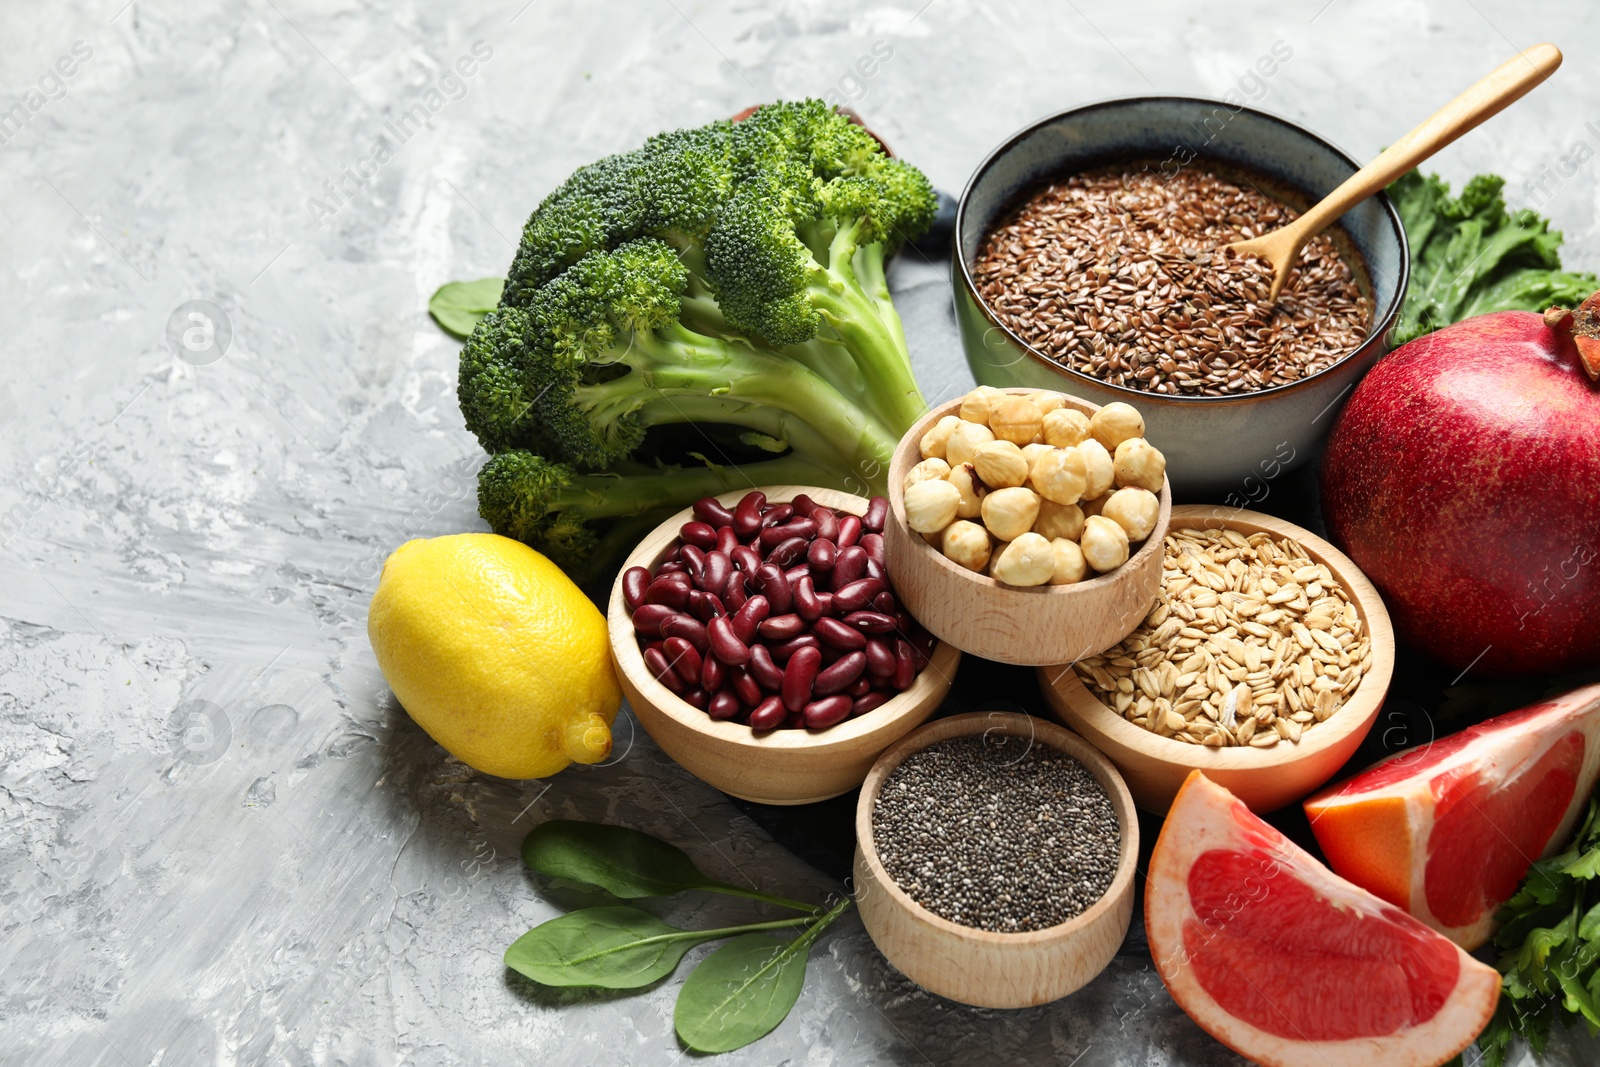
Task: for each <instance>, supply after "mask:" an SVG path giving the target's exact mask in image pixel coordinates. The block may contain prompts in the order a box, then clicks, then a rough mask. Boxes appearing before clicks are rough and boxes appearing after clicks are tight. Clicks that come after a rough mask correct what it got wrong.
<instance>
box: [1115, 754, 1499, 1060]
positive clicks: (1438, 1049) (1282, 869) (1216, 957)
mask: <svg viewBox="0 0 1600 1067" xmlns="http://www.w3.org/2000/svg"><path fill="white" fill-rule="evenodd" d="M1144 906H1145V927H1146V930H1147V932H1148V934H1149V938H1150V954H1151V956H1152V957H1154V959H1155V964H1156V970H1157V971H1159V972H1160V974H1161V980H1162V981H1163V982H1165V983H1166V985H1167V990H1168V991H1169V992H1171V994H1172V999H1174V1000H1176V1001H1177V1002H1178V1005H1179V1007H1181V1008H1183V1010H1184V1011H1185V1012H1187V1013H1188V1014H1189V1017H1190V1018H1192V1019H1194V1021H1195V1022H1197V1023H1199V1024H1200V1026H1201V1028H1202V1029H1204V1030H1205V1031H1206V1032H1207V1033H1209V1034H1210V1035H1211V1036H1212V1037H1214V1038H1216V1039H1217V1040H1218V1041H1221V1042H1222V1043H1223V1044H1225V1045H1227V1046H1228V1047H1229V1048H1231V1049H1233V1050H1234V1051H1235V1052H1238V1053H1240V1054H1242V1055H1244V1056H1247V1057H1249V1058H1250V1059H1252V1060H1255V1061H1256V1062H1258V1063H1262V1064H1267V1065H1268V1067H1279V1065H1282V1067H1300V1065H1303V1064H1317V1065H1319V1067H1391V1065H1392V1067H1426V1065H1431V1064H1438V1063H1442V1062H1444V1061H1445V1060H1448V1059H1449V1058H1450V1057H1452V1056H1454V1055H1455V1054H1456V1053H1457V1052H1460V1051H1461V1050H1462V1049H1463V1048H1465V1047H1466V1046H1467V1045H1468V1044H1470V1043H1471V1041H1472V1039H1473V1038H1474V1037H1476V1036H1477V1035H1478V1032H1479V1031H1480V1030H1482V1029H1483V1027H1484V1025H1485V1024H1486V1023H1487V1022H1488V1021H1489V1017H1490V1016H1491V1015H1492V1014H1493V1013H1494V1006H1495V1001H1496V1000H1497V999H1498V998H1499V996H1500V975H1499V974H1498V973H1496V972H1495V970H1494V969H1493V968H1491V967H1487V966H1485V965H1484V964H1482V963H1479V962H1478V961H1477V960H1475V959H1473V958H1472V957H1471V956H1468V955H1467V954H1466V953H1465V952H1463V951H1462V950H1461V949H1460V947H1458V946H1457V945H1455V944H1453V943H1451V942H1450V941H1449V940H1447V939H1446V938H1444V937H1442V936H1441V935H1439V934H1437V933H1435V932H1434V931H1432V930H1430V929H1428V928H1427V927H1426V926H1423V925H1422V924H1421V923H1419V922H1418V921H1417V920H1415V919H1413V918H1412V917H1411V916H1409V915H1407V914H1406V913H1405V912H1403V911H1401V910H1400V909H1399V908H1396V907H1394V906H1393V905H1391V904H1388V903H1385V902H1384V901H1382V900H1379V899H1378V898H1377V897H1375V896H1373V895H1372V894H1370V893H1368V892H1367V891H1366V890H1364V889H1362V888H1360V887H1359V886H1354V885H1351V884H1350V883H1349V882H1346V881H1345V880H1344V879H1342V878H1340V877H1339V876H1338V875H1336V874H1334V873H1333V872H1332V871H1330V870H1328V869H1327V868H1326V867H1324V866H1323V865H1322V864H1320V863H1318V862H1317V861H1316V860H1315V859H1314V858H1312V856H1311V855H1310V854H1308V853H1307V852H1305V851H1304V850H1303V849H1301V848H1299V847H1298V846H1296V845H1295V844H1294V843H1293V842H1291V841H1290V840H1289V839H1288V838H1286V837H1284V836H1283V835H1282V834H1280V833H1278V831H1276V830H1274V829H1273V828H1272V827H1270V826H1268V825H1267V824H1266V823H1264V822H1262V821H1261V820H1260V819H1259V818H1257V817H1256V816H1255V815H1252V814H1251V813H1250V809H1249V808H1247V807H1245V806H1244V803H1243V802H1242V801H1240V800H1238V799H1237V798H1236V797H1234V795H1233V794H1232V793H1230V792H1228V791H1227V790H1226V789H1224V788H1223V787H1222V786H1220V785H1217V784H1216V783H1215V782H1212V781H1211V780H1210V779H1208V778H1206V777H1205V775H1203V774H1202V773H1200V772H1199V771H1192V772H1190V774H1189V777H1188V779H1187V780H1186V781H1185V782H1184V783H1183V788H1182V789H1180V790H1178V795H1177V797H1176V799H1174V800H1173V802H1172V810H1171V811H1170V812H1169V813H1168V814H1167V821H1166V825H1164V826H1163V827H1162V828H1161V836H1160V837H1159V838H1158V839H1157V840H1156V847H1155V852H1154V853H1153V854H1152V856H1151V857H1150V875H1149V879H1148V881H1147V883H1146V886H1145V902H1144Z"/></svg>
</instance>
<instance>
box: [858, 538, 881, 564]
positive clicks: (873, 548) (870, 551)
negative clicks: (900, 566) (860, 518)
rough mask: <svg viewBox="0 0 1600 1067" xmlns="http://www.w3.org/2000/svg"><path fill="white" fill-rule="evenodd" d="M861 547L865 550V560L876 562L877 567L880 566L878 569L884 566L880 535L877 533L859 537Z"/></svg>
mask: <svg viewBox="0 0 1600 1067" xmlns="http://www.w3.org/2000/svg"><path fill="white" fill-rule="evenodd" d="M861 547H862V548H864V549H866V550H867V558H868V559H870V560H874V561H876V562H877V564H878V566H880V567H881V566H883V565H884V561H883V535H882V534H877V533H867V534H862V535H861Z"/></svg>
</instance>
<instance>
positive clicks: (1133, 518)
mask: <svg viewBox="0 0 1600 1067" xmlns="http://www.w3.org/2000/svg"><path fill="white" fill-rule="evenodd" d="M1100 514H1102V515H1104V516H1105V517H1106V518H1108V519H1110V520H1111V521H1112V522H1114V523H1116V524H1117V525H1118V526H1120V527H1122V530H1123V532H1124V533H1126V534H1127V535H1128V540H1130V541H1143V540H1144V539H1145V538H1146V537H1149V536H1150V531H1152V530H1154V529H1155V528H1156V519H1157V518H1158V517H1159V516H1160V514H1161V500H1160V498H1159V497H1157V496H1156V495H1155V494H1154V493H1152V492H1151V491H1150V490H1148V489H1139V488H1137V487H1134V486H1129V487H1128V488H1126V489H1118V490H1117V491H1116V492H1115V493H1112V494H1111V498H1110V499H1109V500H1107V501H1106V502H1105V506H1104V507H1103V508H1101V509H1100Z"/></svg>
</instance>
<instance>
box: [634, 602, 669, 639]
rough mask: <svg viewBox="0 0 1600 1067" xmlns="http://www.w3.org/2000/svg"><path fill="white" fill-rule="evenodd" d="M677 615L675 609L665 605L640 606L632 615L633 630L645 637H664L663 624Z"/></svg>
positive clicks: (665, 633)
mask: <svg viewBox="0 0 1600 1067" xmlns="http://www.w3.org/2000/svg"><path fill="white" fill-rule="evenodd" d="M678 614H679V612H678V609H677V608H674V607H670V606H668V605H666V604H640V605H639V606H638V608H636V609H635V610H634V613H633V628H634V629H635V630H637V631H638V632H639V633H642V634H644V635H645V636H646V637H666V636H667V632H666V630H665V629H664V627H663V624H664V623H665V622H666V621H667V620H668V619H671V618H673V617H674V616H676V615H678Z"/></svg>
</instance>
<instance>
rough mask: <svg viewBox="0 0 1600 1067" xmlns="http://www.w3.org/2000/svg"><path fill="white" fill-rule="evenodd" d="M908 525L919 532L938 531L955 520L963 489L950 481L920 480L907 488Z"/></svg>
mask: <svg viewBox="0 0 1600 1067" xmlns="http://www.w3.org/2000/svg"><path fill="white" fill-rule="evenodd" d="M905 502H906V525H907V526H909V527H911V528H912V529H913V530H915V531H917V533H922V534H928V533H938V532H939V531H940V530H942V529H944V528H945V527H946V526H949V525H950V524H951V523H952V522H954V521H955V517H956V509H957V508H959V507H960V506H961V491H960V490H959V489H957V488H956V487H955V486H953V485H951V484H950V483H949V482H936V481H928V482H918V483H917V484H916V485H913V486H912V487H911V488H909V489H907V490H906V496H905Z"/></svg>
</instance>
